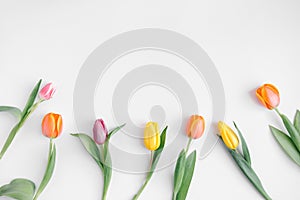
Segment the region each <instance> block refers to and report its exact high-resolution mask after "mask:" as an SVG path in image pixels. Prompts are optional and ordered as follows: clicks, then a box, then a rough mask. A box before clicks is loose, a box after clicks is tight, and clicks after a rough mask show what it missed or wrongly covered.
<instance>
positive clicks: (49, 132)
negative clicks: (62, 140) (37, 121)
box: [42, 113, 63, 138]
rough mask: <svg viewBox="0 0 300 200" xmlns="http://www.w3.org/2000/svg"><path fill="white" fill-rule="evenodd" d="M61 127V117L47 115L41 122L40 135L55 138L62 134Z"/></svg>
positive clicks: (53, 114)
mask: <svg viewBox="0 0 300 200" xmlns="http://www.w3.org/2000/svg"><path fill="white" fill-rule="evenodd" d="M62 126H63V122H62V117H61V115H59V114H55V113H48V114H47V115H45V117H44V118H43V121H42V133H43V135H44V136H46V137H48V138H57V137H58V136H59V135H60V134H61V132H62Z"/></svg>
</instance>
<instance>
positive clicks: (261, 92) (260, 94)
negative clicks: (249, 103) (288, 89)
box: [256, 84, 280, 110]
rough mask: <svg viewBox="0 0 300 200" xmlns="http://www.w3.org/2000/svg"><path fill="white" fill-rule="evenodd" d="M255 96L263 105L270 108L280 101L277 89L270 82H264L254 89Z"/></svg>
mask: <svg viewBox="0 0 300 200" xmlns="http://www.w3.org/2000/svg"><path fill="white" fill-rule="evenodd" d="M256 96H257V98H258V100H259V101H260V102H261V104H262V105H263V106H265V107H266V108H268V109H270V110H272V109H273V108H276V107H277V106H278V105H279V103H280V96H279V91H278V89H277V88H276V87H275V86H274V85H272V84H264V85H262V86H260V87H259V88H258V89H257V90H256Z"/></svg>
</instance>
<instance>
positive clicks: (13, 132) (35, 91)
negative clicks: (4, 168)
mask: <svg viewBox="0 0 300 200" xmlns="http://www.w3.org/2000/svg"><path fill="white" fill-rule="evenodd" d="M41 82H42V80H40V81H39V82H38V83H37V84H36V86H35V87H34V89H33V90H32V92H31V94H30V96H29V99H28V100H27V104H26V106H25V108H24V110H23V112H22V116H21V119H20V121H19V122H18V123H17V124H16V125H15V126H14V127H13V129H12V130H11V131H10V133H9V135H8V137H7V139H6V141H5V143H4V145H3V147H2V149H1V152H0V159H2V157H3V155H4V154H5V152H6V151H7V149H8V148H9V146H10V144H11V143H12V141H13V139H14V138H15V136H16V134H17V132H18V131H19V130H20V128H21V127H22V126H23V124H24V123H25V121H26V119H27V118H28V116H29V115H30V113H31V112H32V110H31V109H32V108H33V110H34V109H35V108H36V107H37V105H38V103H37V104H34V102H35V99H36V96H37V94H38V92H39V88H40V85H41ZM33 104H34V105H33ZM30 110H31V111H30Z"/></svg>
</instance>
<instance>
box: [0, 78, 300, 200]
mask: <svg viewBox="0 0 300 200" xmlns="http://www.w3.org/2000/svg"><path fill="white" fill-rule="evenodd" d="M41 82H42V81H41V80H40V81H39V82H38V83H37V84H36V86H35V87H34V89H33V91H32V92H31V94H30V96H29V98H28V101H27V103H26V105H25V107H24V109H23V110H22V111H21V110H20V109H19V108H16V107H11V106H0V112H9V113H11V114H13V115H14V116H15V117H16V118H17V119H18V122H17V123H16V125H15V126H14V127H13V128H12V130H11V132H10V133H9V136H8V138H7V140H6V142H5V143H4V145H3V147H2V150H1V152H0V159H2V157H3V156H4V154H5V152H6V151H7V150H8V148H9V146H10V145H11V143H12V141H13V139H14V137H15V136H16V134H17V133H18V131H19V130H20V128H21V127H22V126H23V124H24V123H25V121H26V120H27V118H28V117H29V116H30V114H31V113H32V112H33V111H34V110H35V109H36V108H37V107H38V105H39V104H41V103H42V102H43V101H46V100H49V99H51V98H52V96H53V94H54V92H55V88H54V87H53V85H52V83H48V84H46V85H45V86H44V87H43V88H42V89H41V90H40V85H41ZM256 96H257V98H258V99H259V101H260V102H261V103H262V105H264V106H265V107H266V108H268V109H270V110H275V111H276V113H277V114H278V115H279V117H280V118H281V119H282V121H283V124H284V126H285V127H286V129H287V132H288V134H285V133H284V132H283V131H281V130H279V129H277V128H275V127H273V126H270V129H271V132H272V134H273V135H274V138H275V139H276V140H277V141H278V143H279V144H280V146H281V147H282V148H283V150H284V151H285V152H286V153H287V155H288V156H289V157H290V158H291V159H292V160H293V161H294V162H295V163H296V164H298V165H299V166H300V112H299V111H297V112H296V115H295V118H294V123H292V122H291V121H290V120H289V119H288V117H286V116H285V115H283V114H281V113H280V112H279V110H278V105H279V102H280V97H279V92H278V90H277V89H276V87H275V86H273V85H271V84H265V85H262V86H261V87H259V88H258V89H257V91H256ZM123 126H125V124H123V125H121V126H118V127H116V128H114V129H112V130H110V131H108V129H107V127H106V125H105V122H104V121H103V120H102V119H97V120H96V121H95V123H94V126H93V131H92V132H93V137H90V136H89V134H83V133H75V134H71V135H72V136H74V137H77V138H78V139H79V140H80V141H81V143H82V145H83V147H84V148H85V150H86V151H87V152H88V154H89V155H90V156H91V157H92V158H93V160H94V161H95V162H96V164H97V165H98V166H99V169H100V170H101V171H102V173H103V179H104V180H103V193H102V199H103V200H105V199H106V197H107V194H108V189H109V184H110V181H111V177H112V160H111V154H110V152H109V141H110V139H111V137H112V136H113V135H114V134H115V133H117V132H118V131H119V130H120V129H121V128H122V127H123ZM234 126H235V128H236V130H237V133H238V134H236V133H235V132H234V131H233V130H232V129H231V128H230V127H229V126H228V125H227V124H225V123H224V122H222V121H220V122H219V123H218V129H219V133H217V135H218V136H219V137H220V139H221V141H222V142H223V144H224V146H225V147H226V149H227V150H228V152H229V153H230V155H231V156H232V158H233V160H234V161H235V162H236V164H237V165H238V166H239V168H240V169H241V170H242V172H243V173H244V174H245V176H246V177H247V178H248V179H249V181H250V182H251V183H252V184H253V186H254V187H255V188H256V189H257V191H258V192H260V194H261V195H262V196H263V197H264V198H265V199H267V200H269V199H271V197H270V196H269V195H268V194H267V192H266V191H265V189H264V188H263V185H262V183H261V181H260V179H259V178H258V176H257V174H256V173H255V171H254V170H253V169H252V167H251V164H252V163H251V157H250V152H249V149H248V145H247V143H246V141H245V139H244V137H243V135H242V133H241V131H240V130H239V128H238V127H237V125H236V124H235V123H234ZM62 127H63V121H62V117H61V115H59V114H55V113H48V114H46V115H45V117H44V118H43V120H42V134H43V135H44V136H46V137H47V138H49V143H50V144H49V154H48V164H47V167H46V170H45V173H44V176H43V178H42V181H41V183H40V185H39V187H38V188H37V189H36V186H35V183H33V182H32V181H31V180H28V179H20V178H18V179H14V180H12V181H11V182H10V183H9V184H6V185H3V186H2V187H0V196H6V197H10V198H13V199H17V200H36V199H38V197H39V196H40V194H41V193H42V191H43V190H44V189H45V187H46V186H47V184H48V183H49V181H50V179H51V176H52V174H53V171H54V167H55V160H56V146H55V143H54V140H53V139H55V138H57V137H58V136H59V135H60V134H61V132H62ZM167 128H168V127H165V128H164V129H163V131H162V132H161V133H160V132H159V127H158V124H157V123H156V122H148V123H147V124H146V126H145V129H144V145H145V147H146V148H147V149H148V150H149V151H150V152H151V153H150V155H151V157H150V166H149V172H148V173H147V176H146V179H145V181H144V183H143V184H142V186H141V188H140V189H139V190H138V192H137V193H136V194H135V195H134V196H133V198H132V199H133V200H137V199H138V198H139V197H140V195H141V193H142V192H143V190H144V189H145V188H146V186H147V184H148V183H149V181H150V179H151V177H152V175H153V172H154V171H155V168H156V166H157V164H158V162H159V159H160V156H161V154H162V152H163V149H164V146H165V141H166V136H167ZM204 131H205V120H204V118H203V117H202V116H200V115H192V116H191V117H190V118H189V120H188V122H187V126H186V135H187V137H189V140H188V143H187V146H186V147H185V148H183V149H182V151H181V152H180V154H179V155H178V158H177V162H176V165H175V170H174V177H173V181H174V183H173V194H172V199H173V200H184V199H186V196H187V193H188V190H189V187H190V184H191V181H192V177H193V173H194V168H195V163H196V150H194V151H193V152H191V153H189V149H190V144H191V142H192V140H193V139H198V138H200V137H201V136H202V135H203V133H204ZM239 146H241V148H239Z"/></svg>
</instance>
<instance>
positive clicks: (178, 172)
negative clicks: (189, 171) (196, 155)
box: [173, 149, 186, 197]
mask: <svg viewBox="0 0 300 200" xmlns="http://www.w3.org/2000/svg"><path fill="white" fill-rule="evenodd" d="M185 161H186V152H185V150H184V149H183V150H182V151H181V152H180V154H179V156H178V159H177V162H176V167H175V172H174V189H173V197H176V195H177V193H178V191H179V189H180V186H181V183H182V179H183V175H184V169H185Z"/></svg>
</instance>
